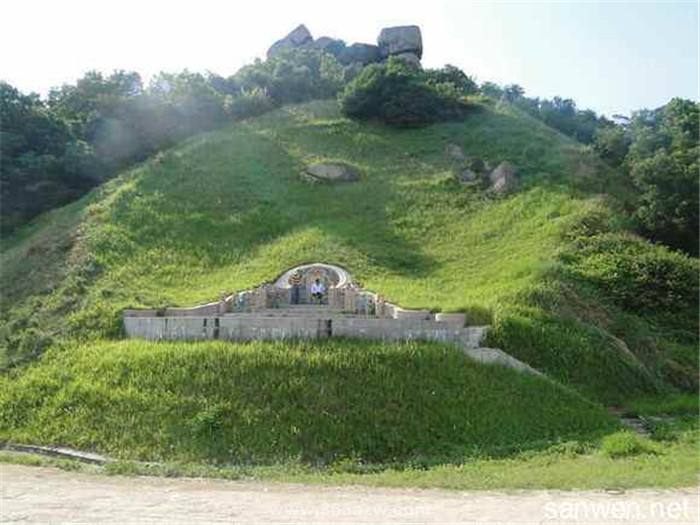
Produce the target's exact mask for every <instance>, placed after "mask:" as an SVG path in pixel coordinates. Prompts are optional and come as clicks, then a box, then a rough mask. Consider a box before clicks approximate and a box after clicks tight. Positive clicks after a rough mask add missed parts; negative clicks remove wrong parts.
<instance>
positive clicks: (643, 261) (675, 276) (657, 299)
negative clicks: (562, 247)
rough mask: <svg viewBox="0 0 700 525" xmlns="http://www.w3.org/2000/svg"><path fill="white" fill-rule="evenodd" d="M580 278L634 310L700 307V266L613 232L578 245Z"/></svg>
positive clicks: (577, 262)
mask: <svg viewBox="0 0 700 525" xmlns="http://www.w3.org/2000/svg"><path fill="white" fill-rule="evenodd" d="M578 246H579V248H580V250H579V253H578V255H577V256H576V258H577V259H578V260H577V261H576V262H575V263H574V267H575V268H576V270H577V272H578V274H579V276H581V277H584V278H585V279H587V280H589V281H591V282H593V283H594V284H595V285H597V286H599V287H601V288H603V289H604V290H605V291H606V292H607V293H608V294H609V295H610V296H611V297H612V298H613V300H615V301H616V302H617V303H618V304H620V305H621V306H623V307H625V308H629V309H632V310H634V309H643V310H651V311H663V310H665V309H669V308H673V309H674V310H675V309H679V308H682V309H689V308H697V297H698V264H697V260H694V259H692V258H690V257H688V256H686V255H683V254H681V253H678V252H673V251H671V250H669V249H667V248H665V247H663V246H659V245H651V244H650V243H649V242H647V241H645V240H643V239H640V238H638V237H635V236H632V235H627V234H620V233H608V234H600V235H594V236H592V237H589V238H583V239H580V240H579V244H578Z"/></svg>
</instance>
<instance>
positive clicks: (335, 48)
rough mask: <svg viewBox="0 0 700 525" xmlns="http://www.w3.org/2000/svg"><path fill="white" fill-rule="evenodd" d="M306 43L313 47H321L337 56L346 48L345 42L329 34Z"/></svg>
mask: <svg viewBox="0 0 700 525" xmlns="http://www.w3.org/2000/svg"><path fill="white" fill-rule="evenodd" d="M306 45H308V47H310V48H312V49H319V50H321V51H325V52H326V53H330V54H331V55H335V56H336V57H337V56H338V55H340V53H341V52H342V51H343V50H344V49H345V42H343V41H342V40H339V39H336V38H331V37H329V36H321V37H318V38H317V39H316V40H314V41H313V42H311V43H309V44H306Z"/></svg>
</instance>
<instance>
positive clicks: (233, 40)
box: [0, 0, 698, 116]
mask: <svg viewBox="0 0 700 525" xmlns="http://www.w3.org/2000/svg"><path fill="white" fill-rule="evenodd" d="M0 17H2V20H3V22H2V29H1V30H0V50H2V51H1V52H0V79H2V80H5V81H7V82H9V83H11V84H12V85H14V86H16V87H17V88H19V89H20V90H22V91H24V92H29V91H34V92H37V93H40V94H42V95H46V93H47V92H48V90H49V89H50V88H51V87H54V86H59V85H61V84H63V83H73V82H75V80H76V79H77V78H79V77H80V76H82V74H83V73H85V72H86V71H88V70H93V69H95V70H99V71H103V72H111V71H112V70H114V69H125V70H133V71H138V72H139V73H141V75H142V76H143V77H144V78H146V79H147V78H148V77H149V76H150V75H152V74H154V73H157V72H158V71H170V72H173V71H180V70H182V69H185V68H187V69H189V70H190V71H201V72H205V71H211V72H215V73H218V74H220V75H223V76H228V75H230V74H233V73H234V72H235V71H236V70H237V69H238V68H239V67H241V66H242V65H244V64H246V63H249V62H251V61H252V60H254V59H255V58H256V57H263V58H264V55H265V51H266V50H267V48H268V47H269V46H270V44H272V43H273V42H274V41H275V40H277V39H279V38H281V37H283V36H284V35H285V34H286V33H288V32H289V31H290V30H292V29H293V28H294V27H295V26H296V25H298V24H300V23H304V24H305V25H306V26H307V27H308V28H309V30H310V31H311V33H312V34H313V35H314V37H319V36H323V35H328V36H332V37H334V38H341V39H343V40H345V41H346V42H347V43H352V42H367V43H376V38H377V35H378V34H379V31H380V29H381V28H382V27H387V26H393V25H404V24H416V25H419V26H420V27H421V30H422V34H423V48H424V51H423V65H424V67H440V66H442V65H444V64H447V63H449V64H453V65H455V66H458V67H460V68H461V69H463V70H464V71H465V72H466V73H467V74H469V75H472V76H474V77H476V79H477V80H478V81H480V82H483V81H493V82H497V83H499V84H509V83H517V84H520V85H521V86H523V87H524V88H525V91H526V95H528V96H539V97H547V98H551V97H553V96H556V95H559V96H562V97H564V98H572V99H574V100H575V101H576V103H577V105H578V107H579V108H581V109H584V108H590V109H594V110H595V111H597V112H599V113H603V114H606V115H609V116H610V115H612V114H615V113H619V114H629V113H630V112H631V111H632V110H635V109H640V108H644V107H646V108H655V107H658V106H661V105H663V104H665V103H666V102H667V101H668V100H669V99H670V98H672V97H674V96H680V97H685V98H692V99H696V100H697V99H698V2H697V0H689V1H677V0H656V1H633V2H629V1H624V2H623V1H614V0H613V1H611V0H609V1H592V0H591V1H582V0H579V1H568V0H552V1H524V0H522V1H497V0H491V1H468V0H461V1H460V0H454V1H450V0H420V1H410V0H399V1H393V0H371V1H366V0H351V1H348V0H344V1H342V2H338V1H332V0H325V1H317V0H293V1H275V0H265V1H257V2H256V1H250V0H248V1H236V0H168V1H161V0H136V1H135V0H60V1H58V0H31V1H29V0H4V1H3V3H2V4H1V5H0Z"/></svg>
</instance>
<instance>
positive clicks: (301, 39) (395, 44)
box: [267, 24, 423, 67]
mask: <svg viewBox="0 0 700 525" xmlns="http://www.w3.org/2000/svg"><path fill="white" fill-rule="evenodd" d="M287 49H320V50H323V51H326V52H328V53H331V54H333V55H335V56H336V58H337V59H338V61H339V62H340V63H341V64H343V65H346V66H347V65H353V64H359V65H363V66H364V65H367V64H372V63H376V62H381V61H383V60H386V59H388V58H389V57H392V56H393V57H396V58H399V59H401V60H404V61H405V62H406V63H408V64H411V65H412V66H415V67H421V63H420V60H421V58H422V57H423V39H422V37H421V31H420V28H419V27H418V26H415V25H411V26H396V27H385V28H383V29H382V30H381V31H380V33H379V36H378V37H377V44H376V45H375V44H366V43H363V42H355V43H354V44H352V45H349V46H348V45H346V44H345V42H344V41H343V40H339V39H335V38H331V37H329V36H322V37H320V38H318V39H316V40H314V38H313V36H312V35H311V32H310V31H309V30H308V29H307V28H306V26H305V25H304V24H300V25H299V26H297V27H296V28H295V29H294V30H293V31H292V32H290V33H289V34H288V35H287V36H285V37H284V38H282V39H280V40H278V41H277V42H275V43H274V44H272V45H271V46H270V49H268V50H267V58H272V57H275V56H277V55H279V54H280V53H281V52H283V51H284V50H287Z"/></svg>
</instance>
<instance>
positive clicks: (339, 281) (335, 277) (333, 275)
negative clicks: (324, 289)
mask: <svg viewBox="0 0 700 525" xmlns="http://www.w3.org/2000/svg"><path fill="white" fill-rule="evenodd" d="M297 271H298V272H299V273H301V274H302V275H303V276H304V277H306V276H309V277H315V276H316V275H318V276H323V277H325V279H327V280H328V282H329V285H330V286H331V287H332V288H347V287H349V286H350V285H352V277H351V276H350V274H349V273H348V271H347V270H345V269H343V268H341V267H340V266H335V265H333V264H326V263H311V264H302V265H301V266H297V267H295V268H292V269H290V270H287V271H286V272H284V273H283V274H282V275H281V276H280V277H279V278H278V279H277V280H276V281H275V287H276V288H291V287H292V285H291V283H290V277H291V276H292V274H293V273H294V272H297Z"/></svg>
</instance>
